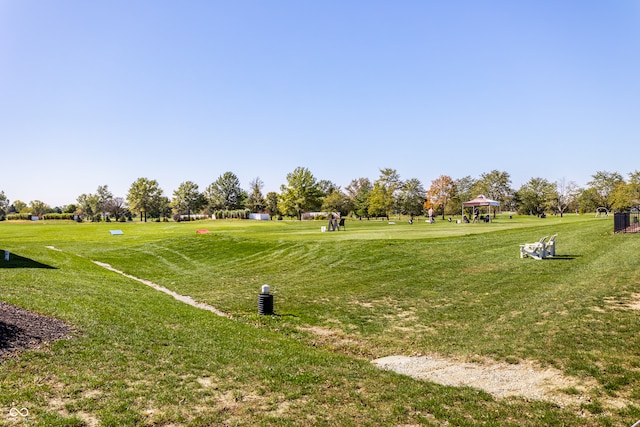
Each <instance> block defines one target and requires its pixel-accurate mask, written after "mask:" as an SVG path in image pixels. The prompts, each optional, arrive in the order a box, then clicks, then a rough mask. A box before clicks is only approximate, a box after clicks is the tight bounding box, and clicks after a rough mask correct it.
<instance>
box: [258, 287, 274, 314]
mask: <svg viewBox="0 0 640 427" xmlns="http://www.w3.org/2000/svg"><path fill="white" fill-rule="evenodd" d="M270 292H271V289H270V287H269V285H263V286H262V291H261V292H260V294H259V295H258V314H273V295H271V293H270Z"/></svg>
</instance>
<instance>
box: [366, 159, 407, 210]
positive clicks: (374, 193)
mask: <svg viewBox="0 0 640 427" xmlns="http://www.w3.org/2000/svg"><path fill="white" fill-rule="evenodd" d="M401 186H402V181H401V180H400V175H398V172H396V170H395V169H391V168H385V169H380V177H379V178H378V179H377V180H376V181H375V182H374V183H373V189H372V190H371V198H370V199H369V212H371V213H372V214H373V215H384V216H386V217H387V219H388V218H389V217H390V216H391V214H392V213H393V211H394V210H395V209H396V207H397V206H398V196H399V194H398V193H399V190H400V188H401Z"/></svg>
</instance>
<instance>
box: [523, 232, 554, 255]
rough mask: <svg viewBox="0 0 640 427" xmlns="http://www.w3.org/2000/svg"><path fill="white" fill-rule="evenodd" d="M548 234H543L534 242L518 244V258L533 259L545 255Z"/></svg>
mask: <svg viewBox="0 0 640 427" xmlns="http://www.w3.org/2000/svg"><path fill="white" fill-rule="evenodd" d="M548 237H549V236H544V237H543V238H542V239H540V240H539V241H537V242H535V243H525V244H524V245H520V258H526V257H528V256H529V257H531V258H533V259H543V258H545V257H546V249H545V247H546V240H547V238H548Z"/></svg>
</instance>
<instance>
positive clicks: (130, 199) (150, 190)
mask: <svg viewBox="0 0 640 427" xmlns="http://www.w3.org/2000/svg"><path fill="white" fill-rule="evenodd" d="M165 199H166V198H164V199H163V194H162V189H160V185H159V184H158V181H156V180H155V179H148V178H138V179H137V180H136V181H134V182H133V184H131V187H130V188H129V193H128V194H127V203H128V204H129V209H131V210H132V211H133V212H137V213H138V214H139V215H140V221H143V220H144V222H147V215H152V216H153V215H154V214H158V215H159V212H160V211H162V210H163V208H164V207H166V206H164V207H163V205H168V201H167V200H165ZM165 202H167V203H166V204H165Z"/></svg>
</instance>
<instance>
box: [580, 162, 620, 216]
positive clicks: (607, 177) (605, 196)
mask: <svg viewBox="0 0 640 427" xmlns="http://www.w3.org/2000/svg"><path fill="white" fill-rule="evenodd" d="M591 177H592V180H591V181H589V182H588V183H587V185H588V187H589V188H592V189H593V190H595V194H596V196H597V201H598V204H599V207H600V206H601V207H604V208H607V209H609V210H610V209H611V201H610V200H609V195H610V194H611V192H612V191H613V189H614V188H616V186H617V185H618V184H622V183H624V179H623V178H622V175H620V174H619V173H617V172H606V171H598V172H596V173H595V174H594V175H592V176H591Z"/></svg>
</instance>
